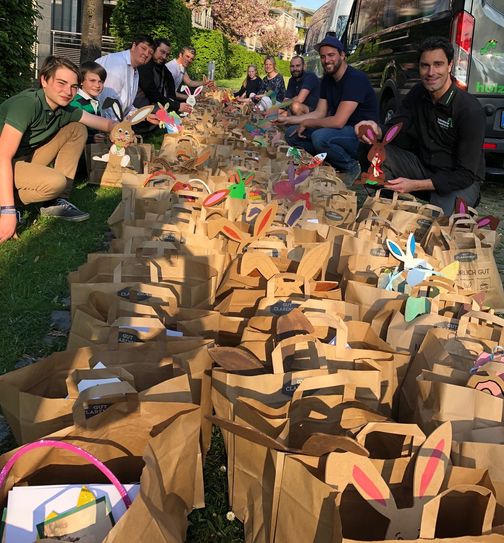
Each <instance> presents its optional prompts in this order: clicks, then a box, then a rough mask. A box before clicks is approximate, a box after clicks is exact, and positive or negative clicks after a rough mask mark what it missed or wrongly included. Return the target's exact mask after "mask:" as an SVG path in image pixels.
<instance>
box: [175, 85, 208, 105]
mask: <svg viewBox="0 0 504 543" xmlns="http://www.w3.org/2000/svg"><path fill="white" fill-rule="evenodd" d="M203 88H204V87H203V85H201V86H199V87H197V88H196V90H195V91H194V93H191V89H190V88H189V87H188V86H187V85H182V87H180V90H181V91H183V92H185V93H186V94H187V100H186V104H189V105H190V106H191V107H194V106H195V105H196V96H198V94H201V91H202V90H203Z"/></svg>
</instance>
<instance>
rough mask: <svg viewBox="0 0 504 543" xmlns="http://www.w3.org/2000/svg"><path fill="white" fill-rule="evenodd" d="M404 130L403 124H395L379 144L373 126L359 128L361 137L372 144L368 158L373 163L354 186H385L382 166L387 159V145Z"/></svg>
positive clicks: (366, 125)
mask: <svg viewBox="0 0 504 543" xmlns="http://www.w3.org/2000/svg"><path fill="white" fill-rule="evenodd" d="M401 128H402V123H398V124H395V125H394V126H392V127H391V128H389V129H388V130H387V132H386V133H385V136H384V137H383V140H382V141H381V142H379V141H378V140H377V138H376V134H375V133H374V130H373V128H372V126H371V125H368V124H364V125H362V126H360V127H359V131H358V134H359V137H362V136H366V137H367V138H368V139H369V140H370V141H371V142H372V143H373V145H372V147H371V149H369V152H368V155H367V158H368V160H369V162H370V163H371V166H370V167H369V169H368V171H367V172H365V173H363V174H362V175H361V176H360V178H358V179H357V180H356V181H355V182H354V185H364V184H368V185H384V184H385V183H386V180H385V173H384V172H383V169H382V165H383V162H384V160H385V159H386V158H387V153H386V151H385V145H387V144H388V143H390V142H391V141H392V140H393V139H394V138H395V137H396V136H397V134H399V132H400V130H401Z"/></svg>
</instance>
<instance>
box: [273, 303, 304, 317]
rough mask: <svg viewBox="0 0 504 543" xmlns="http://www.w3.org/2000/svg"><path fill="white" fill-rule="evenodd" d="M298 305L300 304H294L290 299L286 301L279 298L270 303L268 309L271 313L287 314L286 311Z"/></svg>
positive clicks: (288, 311)
mask: <svg viewBox="0 0 504 543" xmlns="http://www.w3.org/2000/svg"><path fill="white" fill-rule="evenodd" d="M300 305H301V304H295V303H294V302H292V301H291V300H289V301H287V302H284V301H281V300H279V301H278V302H275V303H274V304H273V305H271V306H270V308H269V309H270V311H271V313H273V315H287V313H290V312H291V311H292V310H293V309H296V307H299V306H300Z"/></svg>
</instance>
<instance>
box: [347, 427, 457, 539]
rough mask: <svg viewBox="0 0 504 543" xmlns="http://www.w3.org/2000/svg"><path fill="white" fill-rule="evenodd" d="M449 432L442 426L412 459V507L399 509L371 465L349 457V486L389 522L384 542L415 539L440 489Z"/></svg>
mask: <svg viewBox="0 0 504 543" xmlns="http://www.w3.org/2000/svg"><path fill="white" fill-rule="evenodd" d="M451 443H452V428H451V424H450V423H449V422H447V423H445V424H443V425H441V426H440V427H439V428H437V429H436V430H435V431H434V432H432V434H431V435H430V436H429V437H428V438H427V439H426V440H425V442H424V444H423V445H422V446H421V447H420V448H419V450H418V452H417V455H416V456H415V457H414V460H413V461H414V462H415V466H414V473H413V503H412V506H411V507H408V508H402V509H399V508H398V507H397V504H396V501H395V499H394V496H393V495H392V492H391V491H390V488H389V487H388V485H387V483H386V482H385V481H384V479H383V477H382V476H381V474H380V473H379V472H378V470H377V469H376V467H375V466H374V464H373V462H372V461H371V460H370V459H369V458H367V457H365V456H363V457H360V456H358V455H352V457H351V465H350V472H351V482H352V484H353V486H354V487H355V488H356V489H357V491H358V492H359V494H360V495H361V496H362V497H363V498H364V499H365V500H366V501H367V502H368V503H369V505H371V507H373V508H374V509H375V510H376V511H378V513H380V514H381V515H383V516H384V517H386V518H388V519H389V525H388V527H387V532H386V536H385V538H384V539H385V540H389V539H392V540H394V539H395V540H397V539H412V540H415V539H418V536H419V532H420V525H421V520H422V514H423V508H424V506H425V504H426V503H428V502H429V501H430V500H431V499H432V498H434V497H435V496H436V495H437V494H438V493H439V490H440V488H441V485H442V483H443V480H444V477H445V474H446V470H447V467H448V463H449V458H450V450H451Z"/></svg>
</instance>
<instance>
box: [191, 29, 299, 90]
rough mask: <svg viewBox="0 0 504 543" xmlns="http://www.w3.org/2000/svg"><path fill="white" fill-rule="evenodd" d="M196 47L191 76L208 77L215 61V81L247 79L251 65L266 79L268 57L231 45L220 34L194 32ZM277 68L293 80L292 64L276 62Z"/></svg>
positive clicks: (212, 31) (202, 31) (193, 41)
mask: <svg viewBox="0 0 504 543" xmlns="http://www.w3.org/2000/svg"><path fill="white" fill-rule="evenodd" d="M192 44H193V46H194V47H195V49H196V58H195V60H194V62H193V63H192V65H191V68H190V74H191V75H194V76H195V77H196V78H198V79H200V78H201V77H202V76H203V74H206V73H207V65H208V61H210V60H213V61H215V79H232V78H236V77H245V75H246V74H247V66H248V65H249V64H255V65H256V66H257V68H258V70H259V74H262V75H264V69H263V64H264V58H265V55H261V54H260V53H257V52H256V51H250V50H249V49H247V48H246V47H244V46H243V45H238V44H236V43H229V42H228V40H227V39H226V38H225V37H224V35H223V34H222V33H221V32H219V31H218V30H193V39H192ZM276 66H277V70H278V72H279V73H281V74H282V75H284V76H287V77H290V71H289V61H287V60H280V59H276Z"/></svg>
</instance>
